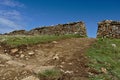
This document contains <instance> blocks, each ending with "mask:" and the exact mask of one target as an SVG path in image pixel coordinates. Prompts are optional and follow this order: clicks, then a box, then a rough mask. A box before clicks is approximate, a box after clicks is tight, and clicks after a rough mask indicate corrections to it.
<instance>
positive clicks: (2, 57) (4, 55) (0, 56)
mask: <svg viewBox="0 0 120 80" xmlns="http://www.w3.org/2000/svg"><path fill="white" fill-rule="evenodd" d="M0 59H2V60H12V57H11V56H9V55H6V54H0Z"/></svg>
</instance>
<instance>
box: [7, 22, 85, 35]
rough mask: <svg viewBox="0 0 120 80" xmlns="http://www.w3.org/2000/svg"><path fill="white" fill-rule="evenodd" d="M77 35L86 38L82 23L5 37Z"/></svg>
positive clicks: (11, 33)
mask: <svg viewBox="0 0 120 80" xmlns="http://www.w3.org/2000/svg"><path fill="white" fill-rule="evenodd" d="M64 34H79V35H80V36H86V35H87V33H86V28H85V24H84V23H83V22H73V23H68V24H58V25H55V26H47V27H39V28H35V29H32V30H30V31H25V30H18V31H13V32H10V33H8V34H7V35H64Z"/></svg>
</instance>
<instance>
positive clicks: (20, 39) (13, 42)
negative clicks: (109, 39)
mask: <svg viewBox="0 0 120 80" xmlns="http://www.w3.org/2000/svg"><path fill="white" fill-rule="evenodd" d="M80 37H82V36H80V35H78V34H69V35H61V36H56V35H36V36H25V35H15V36H0V41H1V42H2V43H5V44H7V45H10V46H20V45H23V44H25V45H29V44H38V43H46V42H51V41H54V40H60V39H67V38H80Z"/></svg>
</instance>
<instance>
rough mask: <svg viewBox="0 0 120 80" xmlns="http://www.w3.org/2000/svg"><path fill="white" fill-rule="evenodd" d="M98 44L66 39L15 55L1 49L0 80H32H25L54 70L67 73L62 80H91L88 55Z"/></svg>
mask: <svg viewBox="0 0 120 80" xmlns="http://www.w3.org/2000/svg"><path fill="white" fill-rule="evenodd" d="M95 41H96V40H95V39H91V38H73V39H66V40H60V41H53V42H51V43H46V44H37V45H34V46H29V47H25V48H24V47H23V49H21V48H20V49H19V48H17V49H18V50H17V49H16V52H12V53H7V49H5V48H4V49H3V48H2V46H1V48H0V54H1V55H0V60H1V61H0V80H28V79H24V78H26V77H28V76H31V75H33V76H35V74H37V73H38V72H40V71H41V70H44V69H49V68H53V67H57V68H59V69H60V70H61V71H62V72H63V73H64V75H63V76H62V78H61V80H87V79H88V69H89V68H88V66H87V62H88V60H87V57H86V56H85V54H84V53H85V51H86V49H87V48H89V47H90V46H91V44H93V43H94V42H95ZM9 51H10V50H9ZM14 51H15V49H14ZM29 80H32V79H29ZM35 80H39V79H35Z"/></svg>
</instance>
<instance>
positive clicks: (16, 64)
mask: <svg viewBox="0 0 120 80" xmlns="http://www.w3.org/2000/svg"><path fill="white" fill-rule="evenodd" d="M6 63H7V64H9V65H13V66H20V67H24V66H25V64H24V63H21V62H17V61H13V60H10V61H8V62H6Z"/></svg>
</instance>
